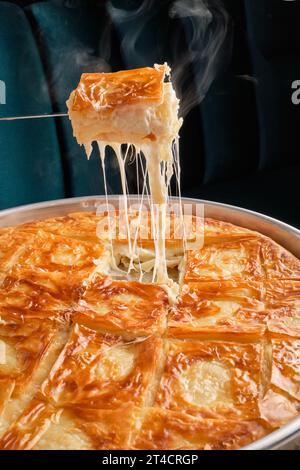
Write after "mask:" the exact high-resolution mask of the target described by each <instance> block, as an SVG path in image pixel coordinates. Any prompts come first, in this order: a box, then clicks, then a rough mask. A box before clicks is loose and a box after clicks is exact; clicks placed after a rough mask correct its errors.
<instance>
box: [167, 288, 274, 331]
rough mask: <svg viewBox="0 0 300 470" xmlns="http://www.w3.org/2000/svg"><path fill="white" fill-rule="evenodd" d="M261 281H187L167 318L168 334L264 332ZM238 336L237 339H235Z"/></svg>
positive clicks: (264, 315) (264, 314) (263, 305)
mask: <svg viewBox="0 0 300 470" xmlns="http://www.w3.org/2000/svg"><path fill="white" fill-rule="evenodd" d="M264 297H265V295H264V285H263V283H262V282H255V281H249V282H237V281H219V282H217V281H212V282H190V283H187V284H184V285H183V286H182V288H181V293H180V297H179V301H178V303H177V304H176V305H174V306H172V307H171V309H170V311H169V317H168V335H170V336H176V337H178V338H180V337H182V338H187V337H203V336H210V337H220V338H225V337H227V336H236V337H237V336H239V335H240V336H241V338H242V337H244V336H245V335H253V336H255V337H259V336H260V335H263V334H264V331H265V317H266V312H265V302H264ZM236 339H237V338H236Z"/></svg>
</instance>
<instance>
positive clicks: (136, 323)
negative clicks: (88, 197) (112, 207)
mask: <svg viewBox="0 0 300 470" xmlns="http://www.w3.org/2000/svg"><path fill="white" fill-rule="evenodd" d="M99 220H100V219H99V216H97V215H96V214H93V213H89V212H84V213H77V214H70V215H68V216H65V217H57V218H53V219H48V220H42V221H36V222H31V223H27V224H23V225H20V226H16V227H12V228H3V229H0V273H1V280H0V282H1V287H0V412H1V418H0V448H1V449H207V450H209V449H236V448H240V447H242V446H244V445H247V444H248V443H250V442H252V441H254V440H257V439H259V438H261V437H263V436H264V435H266V434H268V433H270V432H272V431H273V430H275V429H276V428H278V427H280V426H282V425H283V424H284V423H286V422H288V421H289V420H291V419H292V418H294V417H295V416H297V415H298V414H299V413H300V391H299V390H300V279H299V272H300V261H299V260H297V259H296V258H294V257H293V256H292V255H291V254H290V253H288V252H287V251H286V250H284V249H283V248H281V247H280V246H278V245H277V244H276V243H275V242H273V241H272V240H270V239H268V238H266V237H264V236H262V235H260V234H258V233H256V232H251V231H249V230H246V229H243V228H241V227H236V226H233V225H230V224H228V223H225V222H224V223H223V222H221V221H216V220H210V219H206V220H205V223H204V246H203V247H202V248H197V249H193V250H188V251H187V252H186V254H185V256H184V259H182V260H181V261H179V260H177V269H178V270H180V271H181V272H180V276H179V279H180V285H179V294H178V299H177V302H176V303H170V302H169V298H168V295H167V294H166V292H165V290H164V289H163V288H162V287H161V286H159V285H155V284H153V283H146V282H140V281H139V280H133V279H131V280H130V279H126V278H123V279H122V278H120V277H118V276H115V275H114V273H113V271H112V270H110V267H109V266H111V265H110V264H109V263H110V260H109V256H110V255H111V252H110V250H108V249H107V248H108V245H109V242H108V241H107V240H105V239H99V238H98V237H97V235H96V229H97V224H98V223H99ZM149 243H150V241H149ZM120 245H122V243H121V242H120ZM122 246H123V248H124V247H126V246H127V245H126V244H123V245H122ZM169 248H170V250H171V252H172V250H174V240H173V239H172V236H171V237H170V239H167V241H166V250H167V256H168V249H169ZM124 250H125V248H124ZM177 255H178V256H177V258H179V257H180V256H181V257H183V254H181V255H180V256H179V254H178V253H177ZM119 258H120V257H119ZM118 262H120V259H119V260H118ZM174 264H176V263H175V262H174V263H173V265H172V268H170V269H174ZM105 265H109V266H106V268H107V269H104V266H105Z"/></svg>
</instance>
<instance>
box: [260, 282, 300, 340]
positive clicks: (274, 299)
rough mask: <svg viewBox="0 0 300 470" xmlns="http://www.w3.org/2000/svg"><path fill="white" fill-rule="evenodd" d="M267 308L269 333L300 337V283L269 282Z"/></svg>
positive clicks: (267, 284)
mask: <svg viewBox="0 0 300 470" xmlns="http://www.w3.org/2000/svg"><path fill="white" fill-rule="evenodd" d="M266 307H267V309H268V312H269V314H268V322H267V323H268V330H269V331H271V332H273V333H279V334H286V335H289V336H295V337H300V281H294V280H278V279H274V280H270V281H267V282H266Z"/></svg>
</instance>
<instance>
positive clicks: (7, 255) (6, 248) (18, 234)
mask: <svg viewBox="0 0 300 470" xmlns="http://www.w3.org/2000/svg"><path fill="white" fill-rule="evenodd" d="M31 238H32V235H31V234H26V233H23V232H22V231H18V230H17V229H12V228H7V229H1V230H0V285H1V282H2V281H3V279H4V277H5V273H6V272H7V271H8V270H9V269H10V268H11V267H12V266H13V265H14V263H15V262H16V261H17V259H18V257H19V256H20V254H21V253H22V251H23V250H24V249H25V247H26V244H27V243H28V242H29V240H30V239H31Z"/></svg>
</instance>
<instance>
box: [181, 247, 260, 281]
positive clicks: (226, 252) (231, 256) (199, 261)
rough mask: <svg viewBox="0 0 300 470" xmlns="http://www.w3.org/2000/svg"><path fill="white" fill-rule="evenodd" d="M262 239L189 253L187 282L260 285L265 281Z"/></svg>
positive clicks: (205, 248) (186, 272) (185, 277)
mask: <svg viewBox="0 0 300 470" xmlns="http://www.w3.org/2000/svg"><path fill="white" fill-rule="evenodd" d="M261 245H262V239H261V238H252V239H249V240H247V239H246V240H237V241H229V242H220V243H216V244H209V245H205V246H204V247H203V248H201V249H200V250H193V251H189V252H188V253H187V262H186V268H185V276H184V281H185V282H187V281H222V280H232V281H235V280H240V281H251V280H252V281H259V280H262V279H263V278H264V270H263V265H262V261H261V256H260V253H261Z"/></svg>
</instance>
